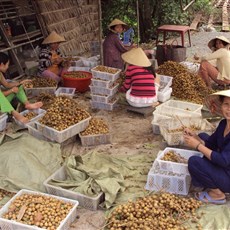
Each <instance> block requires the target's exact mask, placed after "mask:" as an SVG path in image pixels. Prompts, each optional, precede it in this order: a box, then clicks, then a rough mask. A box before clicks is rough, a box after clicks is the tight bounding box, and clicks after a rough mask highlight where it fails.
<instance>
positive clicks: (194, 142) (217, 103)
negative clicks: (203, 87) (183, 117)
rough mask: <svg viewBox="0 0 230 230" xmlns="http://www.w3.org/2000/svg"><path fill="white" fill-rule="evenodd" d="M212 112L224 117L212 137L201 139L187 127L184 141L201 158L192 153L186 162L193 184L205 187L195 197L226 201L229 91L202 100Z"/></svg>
mask: <svg viewBox="0 0 230 230" xmlns="http://www.w3.org/2000/svg"><path fill="white" fill-rule="evenodd" d="M205 104H206V106H207V107H208V108H209V110H210V111H211V112H215V113H217V114H218V115H222V116H223V117H224V119H223V120H221V121H220V123H219V125H218V127H217V128H216V130H215V132H214V133H213V134H212V135H211V136H206V137H205V139H203V140H202V139H201V138H200V137H201V136H200V137H199V136H198V135H196V134H195V133H194V131H192V130H190V129H186V130H185V132H184V140H185V143H186V144H187V145H188V146H189V147H191V148H194V149H196V150H197V151H199V152H200V153H201V154H202V155H203V157H200V156H192V157H190V158H189V161H188V169H189V173H190V175H191V177H192V184H193V185H194V186H196V187H200V188H203V189H205V191H202V192H200V193H197V194H196V195H195V196H196V198H197V199H198V200H200V201H203V202H206V203H214V204H224V203H226V197H225V193H229V192H230V112H229V111H230V90H223V91H219V92H216V93H214V94H211V95H210V96H208V97H207V98H206V99H205Z"/></svg>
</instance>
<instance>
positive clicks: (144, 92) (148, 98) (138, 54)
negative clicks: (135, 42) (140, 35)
mask: <svg viewBox="0 0 230 230" xmlns="http://www.w3.org/2000/svg"><path fill="white" fill-rule="evenodd" d="M121 57H122V59H123V60H124V61H125V62H126V63H127V70H126V73H125V74H126V78H125V82H124V84H123V86H122V87H121V89H120V91H121V92H126V100H127V102H128V103H129V104H130V105H131V106H134V107H148V106H156V105H157V104H158V99H157V93H158V89H159V86H160V78H159V77H158V76H156V74H155V71H154V70H153V67H152V65H151V62H150V61H149V59H148V58H147V56H146V54H145V53H144V51H143V50H142V49H141V48H133V49H131V50H130V51H128V52H126V53H124V54H122V56H121Z"/></svg>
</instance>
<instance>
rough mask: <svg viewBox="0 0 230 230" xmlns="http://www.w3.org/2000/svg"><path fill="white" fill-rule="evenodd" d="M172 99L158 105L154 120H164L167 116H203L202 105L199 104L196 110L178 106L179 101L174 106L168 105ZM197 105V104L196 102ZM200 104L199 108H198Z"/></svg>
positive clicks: (154, 112)
mask: <svg viewBox="0 0 230 230" xmlns="http://www.w3.org/2000/svg"><path fill="white" fill-rule="evenodd" d="M170 101H172V100H169V101H166V102H164V103H162V104H161V105H158V106H157V107H156V109H155V110H154V111H153V120H154V122H159V121H161V120H164V119H166V118H171V117H175V116H179V117H201V108H202V105H197V106H196V109H195V111H194V110H193V111H191V110H187V109H182V108H180V107H178V105H179V103H178V104H177V103H176V105H175V107H173V106H168V104H167V103H168V102H170ZM195 105H196V104H195ZM198 106H199V109H197V108H198Z"/></svg>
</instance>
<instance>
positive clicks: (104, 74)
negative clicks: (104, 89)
mask: <svg viewBox="0 0 230 230" xmlns="http://www.w3.org/2000/svg"><path fill="white" fill-rule="evenodd" d="M96 68H97V66H96V67H94V68H93V69H91V71H92V74H93V78H98V79H102V80H107V81H116V80H117V79H118V78H119V76H120V73H121V69H116V68H112V67H106V68H110V69H113V70H116V71H117V72H116V73H115V74H112V73H107V72H101V71H98V70H95V69H96Z"/></svg>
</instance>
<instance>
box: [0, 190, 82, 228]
mask: <svg viewBox="0 0 230 230" xmlns="http://www.w3.org/2000/svg"><path fill="white" fill-rule="evenodd" d="M23 194H33V195H43V196H47V197H53V198H56V199H58V200H61V201H64V202H68V203H71V204H73V208H72V209H71V210H70V212H69V213H68V215H67V216H66V218H65V219H64V220H62V222H61V223H60V225H59V227H58V228H57V229H56V230H66V229H69V227H70V225H71V223H72V222H73V221H74V220H75V219H76V217H77V206H78V204H79V203H78V201H77V200H70V199H67V198H62V197H58V196H53V195H49V194H45V193H41V192H34V191H30V190H26V189H22V190H20V191H19V192H18V193H17V194H16V195H15V196H13V198H11V199H10V200H9V201H8V202H7V203H6V204H5V205H4V206H3V207H2V208H1V209H0V228H1V230H27V229H28V230H39V229H44V228H39V227H37V226H35V225H27V224H23V223H19V222H17V221H14V220H8V219H4V218H2V216H3V214H4V213H5V212H7V211H8V208H9V206H10V204H11V203H12V202H13V201H14V200H15V198H17V197H19V196H21V195H23Z"/></svg>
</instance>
